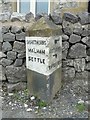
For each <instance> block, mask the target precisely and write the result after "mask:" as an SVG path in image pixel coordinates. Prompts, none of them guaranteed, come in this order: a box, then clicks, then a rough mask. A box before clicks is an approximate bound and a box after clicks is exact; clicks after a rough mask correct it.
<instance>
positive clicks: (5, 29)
mask: <svg viewBox="0 0 90 120" xmlns="http://www.w3.org/2000/svg"><path fill="white" fill-rule="evenodd" d="M9 30H10V25H6V26H2V33H3V34H6V33H8V32H9Z"/></svg>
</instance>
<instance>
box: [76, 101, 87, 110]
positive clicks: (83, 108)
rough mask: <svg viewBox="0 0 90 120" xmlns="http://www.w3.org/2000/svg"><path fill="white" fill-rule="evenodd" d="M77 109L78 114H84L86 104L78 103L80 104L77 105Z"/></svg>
mask: <svg viewBox="0 0 90 120" xmlns="http://www.w3.org/2000/svg"><path fill="white" fill-rule="evenodd" d="M76 109H77V111H78V112H83V111H84V110H85V105H84V103H78V104H77V105H76Z"/></svg>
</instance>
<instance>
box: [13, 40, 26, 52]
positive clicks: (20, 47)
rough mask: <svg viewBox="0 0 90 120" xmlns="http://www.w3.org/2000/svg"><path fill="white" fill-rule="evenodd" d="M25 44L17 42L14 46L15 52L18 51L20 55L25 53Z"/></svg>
mask: <svg viewBox="0 0 90 120" xmlns="http://www.w3.org/2000/svg"><path fill="white" fill-rule="evenodd" d="M25 50H26V49H25V43H23V42H18V41H15V42H14V45H13V51H16V52H18V53H21V52H25Z"/></svg>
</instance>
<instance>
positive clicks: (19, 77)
mask: <svg viewBox="0 0 90 120" xmlns="http://www.w3.org/2000/svg"><path fill="white" fill-rule="evenodd" d="M6 76H7V79H8V81H9V83H17V82H20V81H21V82H22V81H26V68H25V67H24V66H22V67H15V66H7V67H6Z"/></svg>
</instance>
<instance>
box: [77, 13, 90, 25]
mask: <svg viewBox="0 0 90 120" xmlns="http://www.w3.org/2000/svg"><path fill="white" fill-rule="evenodd" d="M78 17H79V18H80V23H81V24H82V25H85V24H90V14H89V13H88V12H83V13H79V14H78Z"/></svg>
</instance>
